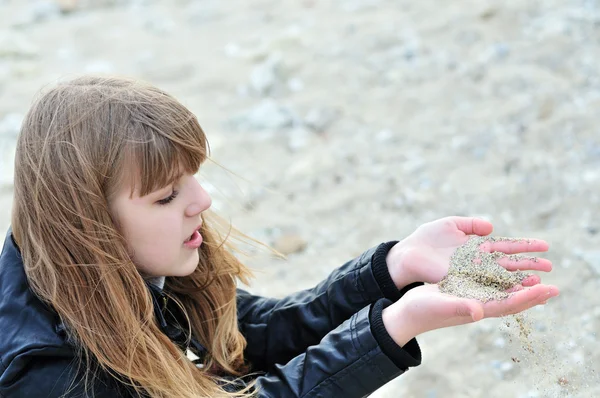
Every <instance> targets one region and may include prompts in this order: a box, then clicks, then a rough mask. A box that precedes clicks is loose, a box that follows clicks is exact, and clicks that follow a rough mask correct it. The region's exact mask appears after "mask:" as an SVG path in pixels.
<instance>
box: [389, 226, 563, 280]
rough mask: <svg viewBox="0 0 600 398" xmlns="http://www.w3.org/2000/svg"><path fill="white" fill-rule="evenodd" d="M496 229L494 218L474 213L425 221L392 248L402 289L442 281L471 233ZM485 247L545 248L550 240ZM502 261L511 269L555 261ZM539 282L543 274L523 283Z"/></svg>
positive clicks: (510, 250) (541, 267) (486, 247)
mask: <svg viewBox="0 0 600 398" xmlns="http://www.w3.org/2000/svg"><path fill="white" fill-rule="evenodd" d="M492 230H493V226H492V224H491V223H490V222H488V221H485V220H482V219H479V218H473V217H446V218H442V219H439V220H436V221H432V222H430V223H427V224H423V225H421V226H420V227H419V228H417V230H416V231H415V232H413V233H412V234H411V235H410V236H408V237H407V238H406V239H404V240H402V241H400V242H398V243H397V244H396V245H394V247H392V249H391V250H390V251H389V252H388V254H387V257H386V262H387V266H388V270H389V272H390V276H391V277H392V280H393V281H394V284H395V285H396V287H397V288H398V289H402V288H403V287H405V286H407V285H409V284H411V283H413V282H428V283H438V282H439V281H440V280H442V278H443V277H444V276H446V275H447V274H448V268H449V267H450V256H452V253H454V251H455V250H456V249H457V248H458V247H459V246H461V245H463V244H464V243H465V242H466V241H467V240H469V235H479V236H487V235H489V234H490V233H492ZM481 250H483V251H486V252H494V251H499V252H503V253H506V254H516V253H526V252H545V251H547V250H548V244H547V243H546V242H544V241H543V240H539V239H529V240H528V241H523V242H512V241H499V242H485V243H484V244H482V245H481ZM498 264H500V265H501V266H503V267H505V268H506V269H508V270H510V271H515V270H517V269H519V270H522V271H545V272H548V271H550V270H551V269H552V263H551V262H550V261H548V260H546V259H541V258H538V259H535V260H531V259H523V260H521V261H518V262H515V261H511V260H509V259H508V258H502V259H500V260H499V261H498ZM539 282H540V278H539V277H538V276H535V275H534V276H531V277H529V278H527V279H526V280H524V281H523V282H522V285H523V286H532V285H535V284H537V283H539Z"/></svg>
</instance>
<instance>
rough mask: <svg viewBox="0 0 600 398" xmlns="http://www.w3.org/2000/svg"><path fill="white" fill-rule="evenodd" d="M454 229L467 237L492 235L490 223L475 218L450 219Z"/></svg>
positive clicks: (492, 228)
mask: <svg viewBox="0 0 600 398" xmlns="http://www.w3.org/2000/svg"><path fill="white" fill-rule="evenodd" d="M450 219H451V220H452V221H453V222H454V224H456V227H457V228H458V229H459V230H461V231H462V232H464V233H465V234H467V235H479V236H486V235H489V234H491V233H492V231H493V230H494V226H493V225H492V223H491V222H489V221H486V220H483V219H481V218H476V217H458V216H456V217H450Z"/></svg>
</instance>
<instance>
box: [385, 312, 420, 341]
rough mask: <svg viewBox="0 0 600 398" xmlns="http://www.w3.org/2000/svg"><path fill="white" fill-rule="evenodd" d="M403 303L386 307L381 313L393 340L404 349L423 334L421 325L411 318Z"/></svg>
mask: <svg viewBox="0 0 600 398" xmlns="http://www.w3.org/2000/svg"><path fill="white" fill-rule="evenodd" d="M402 304H403V303H402V302H401V301H398V302H396V303H394V304H392V305H391V306H389V307H386V308H384V309H383V311H382V312H381V319H382V321H383V326H384V327H385V330H386V331H387V332H388V334H389V335H390V337H391V338H392V340H394V342H395V343H396V344H398V345H399V346H400V347H403V346H405V345H406V343H408V342H409V341H411V340H412V339H414V338H415V337H417V336H418V335H419V334H420V333H421V332H420V331H419V325H418V324H416V323H415V322H414V320H413V319H412V318H411V317H410V316H409V314H408V313H407V311H406V310H405V308H404V305H402Z"/></svg>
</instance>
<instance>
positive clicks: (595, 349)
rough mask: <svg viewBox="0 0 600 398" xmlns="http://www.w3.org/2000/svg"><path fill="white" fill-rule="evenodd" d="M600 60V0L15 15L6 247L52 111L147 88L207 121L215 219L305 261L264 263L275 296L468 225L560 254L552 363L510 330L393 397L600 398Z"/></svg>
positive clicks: (121, 4)
mask: <svg viewBox="0 0 600 398" xmlns="http://www.w3.org/2000/svg"><path fill="white" fill-rule="evenodd" d="M599 44H600V2H599V1H593V0H588V1H584V0H545V1H541V0H540V1H530V0H509V1H504V2H498V1H483V0H477V1H476V0H461V1H444V2H442V1H433V0H421V1H409V0H406V1H405V0H394V1H392V0H388V1H384V0H320V1H317V0H293V1H292V0H279V1H276V0H252V1H250V0H245V1H241V0H228V1H217V0H196V1H191V0H170V1H167V0H164V1H158V0H156V1H151V0H145V1H144V0H112V1H109V0H95V1H94V0H79V1H77V0H55V1H50V0H48V1H41V0H39V1H37V0H36V1H33V0H32V1H25V0H0V228H1V230H2V231H6V230H7V228H8V226H9V222H10V208H11V200H12V177H13V159H14V146H15V142H16V137H17V134H18V130H19V127H20V124H21V121H22V119H23V116H24V114H25V113H26V111H27V110H28V108H29V105H30V104H31V101H32V99H33V97H34V96H35V95H36V93H37V92H38V91H39V90H40V89H42V88H43V87H44V86H45V85H48V84H53V83H55V82H57V81H58V80H61V79H68V78H71V77H75V76H77V75H79V74H82V73H103V74H105V73H114V74H119V75H126V76H131V77H135V78H140V79H143V80H146V81H149V82H151V83H153V84H155V85H157V86H158V87H160V88H162V89H164V90H166V91H168V92H169V93H171V94H173V95H174V96H175V97H177V98H178V99H180V100H181V101H182V102H183V103H184V104H185V105H186V106H188V107H189V108H190V109H191V110H192V111H193V112H194V113H195V114H196V115H197V116H198V119H199V121H200V124H201V125H202V126H203V128H204V130H205V131H206V133H207V135H208V138H209V142H210V144H211V149H212V158H213V160H215V163H210V162H209V163H207V165H206V167H203V169H202V171H201V173H202V175H201V179H202V180H203V182H204V184H205V187H206V188H207V189H208V190H209V192H210V193H211V194H212V195H213V198H214V208H215V209H217V210H218V211H219V212H221V214H222V215H225V216H226V217H227V218H228V219H230V220H231V221H232V223H233V224H234V225H235V226H236V227H238V228H239V229H241V230H242V231H243V232H245V233H247V234H249V235H250V236H252V237H255V238H257V239H260V240H262V241H264V242H265V243H268V244H270V245H272V246H273V247H275V248H276V249H278V250H280V251H281V252H283V253H285V254H287V255H288V260H287V261H276V260H274V259H272V258H269V257H267V256H262V257H261V256H255V257H252V258H251V259H250V260H248V261H249V263H250V264H251V265H252V266H253V267H254V269H255V271H256V280H255V282H254V284H253V285H252V288H251V290H253V291H254V292H256V293H259V294H264V295H271V296H277V297H279V296H283V295H285V294H286V293H289V292H292V291H296V290H299V289H303V288H308V287H311V286H313V285H314V284H316V283H317V282H318V281H320V280H321V279H322V278H323V277H325V276H326V275H328V274H329V273H330V272H331V270H332V269H334V268H335V267H337V266H339V265H341V264H342V263H343V262H345V261H346V260H348V259H350V258H353V257H354V256H357V255H359V254H360V253H361V252H362V251H363V250H365V249H367V248H369V247H371V246H374V245H377V244H379V243H380V242H383V241H388V240H392V239H398V240H399V239H402V238H403V237H405V236H407V235H408V234H410V233H411V232H412V231H413V230H414V229H415V228H416V227H418V226H419V225H421V224H422V223H424V222H428V221H431V220H433V219H436V218H440V217H444V216H448V215H470V216H482V217H485V218H487V219H489V220H490V221H492V222H493V223H494V225H495V232H494V234H495V235H498V236H512V237H520V236H524V237H536V238H542V239H546V240H547V241H548V242H549V243H550V244H551V250H550V252H549V253H548V254H547V257H548V258H550V260H552V261H553V263H554V268H555V269H554V271H553V272H552V275H548V276H546V277H545V278H544V281H545V282H548V283H554V284H557V285H558V286H559V287H560V288H561V291H562V294H561V296H560V297H559V298H557V299H555V300H553V301H552V302H551V303H550V304H549V305H547V306H546V307H544V308H538V309H533V310H531V311H529V313H528V314H527V316H528V319H529V322H531V325H532V328H533V332H532V334H531V336H530V339H531V340H532V344H533V347H534V350H535V353H533V354H532V353H528V352H526V351H524V349H523V344H522V341H520V340H521V339H520V338H519V336H518V331H517V330H516V329H515V328H514V325H512V326H510V321H507V320H487V321H485V322H481V323H479V324H476V325H468V326H464V327H460V328H453V329H447V330H441V331H436V332H431V333H428V334H425V335H423V336H422V337H421V338H420V339H419V341H420V343H421V347H422V351H423V364H422V365H421V366H420V367H418V368H414V369H411V370H410V371H409V372H407V373H406V374H405V375H403V376H401V377H399V378H398V379H396V380H394V381H393V382H391V383H389V384H388V385H386V386H385V387H383V388H382V389H381V390H380V391H378V392H377V393H376V394H375V396H377V397H388V398H391V397H426V398H442V397H555V396H560V397H563V396H574V397H575V396H576V397H593V396H600V387H599V386H600V376H599V375H598V372H600V366H599V364H600V343H599V341H598V336H597V333H596V332H597V331H598V330H600V306H599V305H598V291H600V238H599V236H600V235H599V234H600V211H599V210H600V208H599V197H600V190H599V189H598V184H599V183H600V130H599V128H598V126H597V124H598V122H599V121H600V119H599V116H598V115H599V114H598V113H597V108H598V107H599V106H600V68H599V67H598V65H597V64H598V60H599V59H600V47H599ZM217 164H219V165H222V166H224V167H226V168H227V170H225V169H224V168H222V167H220V166H218V165H217ZM513 324H514V322H513Z"/></svg>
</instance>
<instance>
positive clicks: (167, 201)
mask: <svg viewBox="0 0 600 398" xmlns="http://www.w3.org/2000/svg"><path fill="white" fill-rule="evenodd" d="M177 194H179V191H175V190H173V192H172V193H171V195H169V196H168V197H166V198H164V199H161V200H159V201H157V202H156V203H158V204H159V205H166V204H168V203H171V201H172V200H173V199H175V198H176V197H177Z"/></svg>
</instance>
